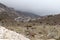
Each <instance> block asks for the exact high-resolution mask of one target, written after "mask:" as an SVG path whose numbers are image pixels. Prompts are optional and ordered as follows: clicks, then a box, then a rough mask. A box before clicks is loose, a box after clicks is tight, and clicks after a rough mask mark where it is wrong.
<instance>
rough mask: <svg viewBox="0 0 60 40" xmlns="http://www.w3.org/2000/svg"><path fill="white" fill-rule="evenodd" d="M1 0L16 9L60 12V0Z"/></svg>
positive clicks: (50, 12)
mask: <svg viewBox="0 0 60 40" xmlns="http://www.w3.org/2000/svg"><path fill="white" fill-rule="evenodd" d="M0 2H1V3H3V4H5V5H7V6H9V7H12V8H14V9H16V10H20V11H24V12H32V13H35V14H38V15H50V14H59V13H60V9H59V8H60V1H59V0H0Z"/></svg>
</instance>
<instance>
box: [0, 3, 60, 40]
mask: <svg viewBox="0 0 60 40" xmlns="http://www.w3.org/2000/svg"><path fill="white" fill-rule="evenodd" d="M30 15H32V14H30ZM30 15H28V13H26V12H25V13H24V12H19V11H18V12H17V11H16V10H14V9H13V8H9V7H7V6H5V5H4V4H1V3H0V25H1V26H4V27H5V28H7V29H9V30H12V31H15V32H17V33H19V34H22V35H25V36H26V37H27V38H29V39H30V40H60V14H58V15H48V16H38V17H37V16H36V15H35V16H36V17H35V16H34V15H32V16H30ZM18 40H19V39H18Z"/></svg>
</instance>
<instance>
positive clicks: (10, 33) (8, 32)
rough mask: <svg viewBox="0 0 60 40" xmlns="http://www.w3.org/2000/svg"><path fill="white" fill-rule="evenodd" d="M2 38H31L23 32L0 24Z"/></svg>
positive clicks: (15, 39) (18, 39) (12, 39)
mask: <svg viewBox="0 0 60 40" xmlns="http://www.w3.org/2000/svg"><path fill="white" fill-rule="evenodd" d="M0 39H3V40H4V39H5V40H30V39H28V38H26V37H24V36H23V35H21V34H18V33H16V32H14V31H11V30H8V29H6V28H4V27H2V26H0Z"/></svg>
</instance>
